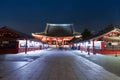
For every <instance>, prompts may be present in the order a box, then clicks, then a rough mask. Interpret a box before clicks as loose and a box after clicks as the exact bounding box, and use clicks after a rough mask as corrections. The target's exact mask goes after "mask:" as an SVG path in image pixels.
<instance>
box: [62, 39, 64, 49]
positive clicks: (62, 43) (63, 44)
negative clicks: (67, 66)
mask: <svg viewBox="0 0 120 80" xmlns="http://www.w3.org/2000/svg"><path fill="white" fill-rule="evenodd" d="M63 39H64V38H62V46H63V47H64V40H63Z"/></svg>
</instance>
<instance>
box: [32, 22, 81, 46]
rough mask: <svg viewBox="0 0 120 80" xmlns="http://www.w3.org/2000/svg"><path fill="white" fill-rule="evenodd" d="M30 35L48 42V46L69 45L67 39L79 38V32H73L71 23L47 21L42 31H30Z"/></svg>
mask: <svg viewBox="0 0 120 80" xmlns="http://www.w3.org/2000/svg"><path fill="white" fill-rule="evenodd" d="M32 36H33V37H34V38H36V39H38V40H40V41H43V42H45V43H48V44H49V47H60V46H62V47H69V46H70V44H69V41H70V40H72V39H73V38H81V34H80V33H78V32H75V31H74V29H73V24H50V23H47V25H46V28H45V31H44V32H38V33H32Z"/></svg>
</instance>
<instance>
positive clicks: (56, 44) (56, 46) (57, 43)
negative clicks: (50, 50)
mask: <svg viewBox="0 0 120 80" xmlns="http://www.w3.org/2000/svg"><path fill="white" fill-rule="evenodd" d="M57 45H58V38H56V48H57Z"/></svg>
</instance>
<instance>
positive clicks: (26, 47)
mask: <svg viewBox="0 0 120 80" xmlns="http://www.w3.org/2000/svg"><path fill="white" fill-rule="evenodd" d="M27 49H28V43H27V39H26V46H25V54H27Z"/></svg>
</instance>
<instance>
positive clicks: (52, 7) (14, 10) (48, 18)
mask: <svg viewBox="0 0 120 80" xmlns="http://www.w3.org/2000/svg"><path fill="white" fill-rule="evenodd" d="M46 23H73V24H74V28H75V30H76V31H77V32H82V31H83V29H84V28H89V29H90V30H91V31H99V30H101V29H102V28H104V27H106V26H107V25H108V24H110V23H113V24H115V25H119V24H120V0H0V27H3V26H4V25H7V26H9V27H11V28H13V29H15V30H19V31H22V32H24V33H27V34H31V33H32V32H43V31H44V29H45V25H46Z"/></svg>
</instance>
